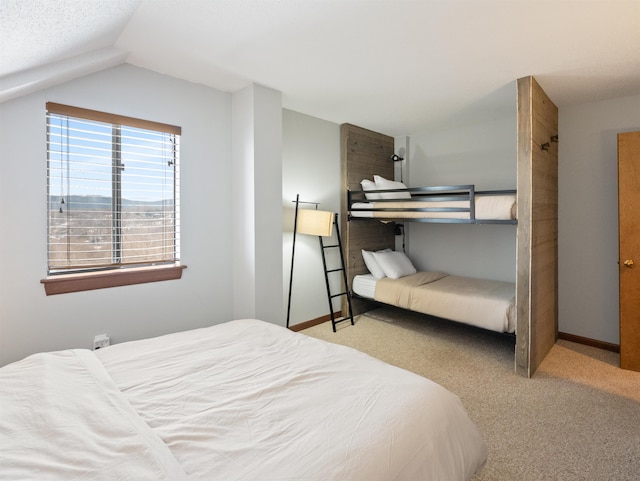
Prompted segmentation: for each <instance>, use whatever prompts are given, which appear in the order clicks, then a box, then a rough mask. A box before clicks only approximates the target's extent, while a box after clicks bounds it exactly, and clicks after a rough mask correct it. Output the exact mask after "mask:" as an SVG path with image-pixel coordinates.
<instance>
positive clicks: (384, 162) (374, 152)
mask: <svg viewBox="0 0 640 481" xmlns="http://www.w3.org/2000/svg"><path fill="white" fill-rule="evenodd" d="M340 133H341V139H342V182H343V185H342V192H343V198H342V213H341V232H343V233H344V234H343V244H344V248H345V262H346V264H347V280H348V282H349V289H351V284H352V281H353V277H354V276H356V275H358V274H366V273H367V272H368V271H367V268H366V266H365V265H364V261H363V260H362V254H361V250H362V249H365V250H379V249H385V248H387V247H389V248H391V249H393V248H394V247H395V235H394V224H393V223H390V224H383V223H381V222H365V221H362V222H359V221H351V222H349V221H348V217H347V216H348V213H347V195H346V192H347V189H349V190H358V191H359V190H361V186H360V181H361V180H362V179H370V180H373V176H374V174H377V175H381V176H383V177H385V178H387V179H393V175H394V174H393V170H394V165H393V162H392V161H391V156H392V155H393V153H394V150H393V149H394V145H393V143H394V141H393V137H389V136H388V135H383V134H379V133H377V132H373V131H371V130H367V129H363V128H361V127H357V126H355V125H351V124H343V125H342V126H341V127H340ZM345 302H346V301H345ZM352 304H353V305H352V307H353V313H354V315H355V314H360V313H362V312H366V311H367V310H370V309H371V308H372V307H374V304H372V303H370V302H366V301H361V300H359V299H353V303H352ZM343 312H346V311H345V306H344V304H343Z"/></svg>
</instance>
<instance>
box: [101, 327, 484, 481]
mask: <svg viewBox="0 0 640 481" xmlns="http://www.w3.org/2000/svg"><path fill="white" fill-rule="evenodd" d="M96 355H97V357H98V358H99V359H100V360H101V362H102V363H103V364H104V366H105V368H106V370H107V371H108V372H109V374H110V376H111V377H112V379H113V380H114V382H115V384H116V385H117V386H118V388H119V389H120V390H121V391H122V393H123V394H124V395H125V396H126V398H127V399H128V400H129V402H130V403H131V405H132V406H133V408H134V409H135V411H136V412H137V413H138V414H139V415H140V416H141V417H142V419H144V421H145V422H146V423H147V424H148V425H149V426H150V427H151V428H152V429H153V431H154V432H156V433H157V434H158V435H159V436H160V437H161V438H162V440H163V441H164V442H165V443H166V445H167V446H168V447H169V448H170V450H171V452H172V453H173V454H174V456H175V457H176V459H177V460H178V461H179V463H180V464H181V466H182V467H183V468H184V470H185V471H186V472H187V474H188V475H189V478H190V479H192V480H202V481H205V480H206V481H215V480H219V481H240V480H242V481H249V480H256V481H276V480H282V481H284V480H287V481H291V480H306V481H309V480H315V481H359V480H362V481H376V480H379V481H391V480H394V481H403V480H405V481H419V480H424V481H426V480H468V479H469V478H470V477H471V476H472V475H473V473H474V472H476V470H478V469H479V468H480V467H481V466H482V465H483V463H484V461H485V459H486V456H487V451H486V446H485V444H484V442H483V439H482V436H481V434H480V432H479V431H478V429H477V428H476V426H475V425H474V424H473V423H472V422H471V420H470V419H469V417H468V416H467V414H466V412H465V409H464V407H463V406H462V403H461V402H460V399H459V398H458V397H457V396H456V395H454V394H453V393H451V392H449V391H447V390H446V389H444V388H442V387H441V386H439V385H437V384H435V383H433V382H432V381H429V380H427V379H424V378H422V377H420V376H417V375H415V374H413V373H410V372H407V371H404V370H401V369H399V368H396V367H393V366H390V365H388V364H385V363H383V362H381V361H378V360H376V359H373V358H371V357H369V356H367V355H365V354H363V353H360V352H358V351H355V350H353V349H350V348H346V347H343V346H338V345H334V344H330V343H326V342H323V341H320V340H317V339H313V338H310V337H307V336H304V335H302V334H296V333H292V332H290V331H288V330H286V329H283V328H281V327H278V326H275V325H272V324H268V323H265V322H261V321H256V320H240V321H233V322H230V323H226V324H221V325H217V326H213V327H210V328H206V329H200V330H195V331H189V332H184V333H178V334H171V335H168V336H164V337H160V338H156V339H150V340H145V341H138V342H130V343H125V344H120V345H114V346H111V347H109V348H106V349H103V350H100V351H96ZM129 479H132V478H129Z"/></svg>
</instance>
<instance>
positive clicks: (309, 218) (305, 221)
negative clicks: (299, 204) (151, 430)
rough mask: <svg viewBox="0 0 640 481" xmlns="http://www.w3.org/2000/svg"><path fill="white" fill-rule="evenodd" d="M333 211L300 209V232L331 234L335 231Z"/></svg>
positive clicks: (318, 234)
mask: <svg viewBox="0 0 640 481" xmlns="http://www.w3.org/2000/svg"><path fill="white" fill-rule="evenodd" d="M334 215H335V214H334V213H333V212H327V211H324V210H312V209H301V210H300V211H298V226H297V227H298V233H300V234H307V235H317V236H323V237H324V236H330V235H331V233H332V232H333V217H334Z"/></svg>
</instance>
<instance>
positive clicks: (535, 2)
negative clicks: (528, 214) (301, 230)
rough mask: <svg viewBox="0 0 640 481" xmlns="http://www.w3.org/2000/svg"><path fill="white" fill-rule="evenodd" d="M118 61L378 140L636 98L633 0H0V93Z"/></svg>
mask: <svg viewBox="0 0 640 481" xmlns="http://www.w3.org/2000/svg"><path fill="white" fill-rule="evenodd" d="M122 62H128V63H131V64H133V65H138V66H141V67H144V68H147V69H151V70H155V71H158V72H161V73H164V74H168V75H172V76H174V77H179V78H183V79H186V80H189V81H192V82H197V83H201V84H204V85H208V86H211V87H215V88H217V89H220V90H224V91H235V90H237V89H240V88H242V87H244V86H246V85H248V84H250V83H251V82H254V83H257V84H260V85H264V86H266V87H271V88H274V89H276V90H279V91H281V92H282V94H283V106H284V107H285V108H288V109H292V110H295V111H298V112H302V113H306V114H309V115H312V116H315V117H319V118H322V119H326V120H330V121H333V122H336V123H343V122H350V123H354V124H356V125H360V126H362V127H367V128H370V129H373V130H377V131H380V132H384V133H387V134H390V135H404V134H410V133H413V132H417V131H421V130H425V129H429V128H434V127H436V126H438V125H443V124H446V123H447V122H451V121H454V120H455V119H456V118H461V116H464V118H466V119H473V118H474V116H478V115H482V116H487V115H489V116H491V115H498V114H502V113H505V112H511V111H513V109H514V106H515V100H514V98H513V92H514V89H513V82H514V80H515V79H517V78H519V77H522V76H527V75H534V76H535V77H536V78H537V79H538V81H539V82H540V84H541V85H542V87H543V88H544V89H545V90H546V91H547V93H548V94H549V96H550V97H551V99H552V100H553V101H554V102H555V103H556V104H557V105H558V106H559V107H562V106H566V105H570V104H574V103H581V102H585V101H594V100H601V99H606V98H613V97H620V96H625V95H635V94H639V93H640V0H606V1H604V0H602V1H590V0H574V1H566V0H506V1H495V0H472V1H461V0H441V1H438V0H413V1H409V0H0V101H2V100H8V99H10V98H13V97H16V96H18V95H22V94H24V93H27V92H28V91H30V89H34V88H42V87H45V86H48V85H51V84H53V83H56V82H60V81H66V80H68V79H70V78H73V77H75V76H79V75H85V74H87V73H90V72H93V71H96V70H99V69H102V68H106V67H109V66H112V65H117V64H119V63H122Z"/></svg>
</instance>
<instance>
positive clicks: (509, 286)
mask: <svg viewBox="0 0 640 481" xmlns="http://www.w3.org/2000/svg"><path fill="white" fill-rule="evenodd" d="M363 257H364V259H365V263H366V264H367V267H368V268H369V271H370V273H369V274H360V275H356V276H355V277H354V278H353V283H352V291H353V293H354V294H355V295H358V296H360V297H362V298H365V299H370V300H374V301H376V302H380V303H383V304H388V305H392V306H395V307H400V308H403V309H408V310H411V311H415V312H420V313H422V314H428V315H432V316H436V317H440V318H443V319H449V320H452V321H456V322H461V323H464V324H469V325H472V326H475V327H480V328H483V329H488V330H491V331H496V332H502V333H510V334H513V333H515V330H516V305H515V283H513V282H505V281H495V280H489V279H478V278H473V277H464V276H456V275H449V274H446V273H444V272H425V271H416V270H415V268H414V267H413V265H412V264H411V261H410V260H409V259H408V258H407V257H406V255H405V254H404V253H402V252H395V251H390V250H387V251H381V252H368V251H363ZM372 261H373V262H376V264H373V263H372ZM389 274H390V275H389Z"/></svg>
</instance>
